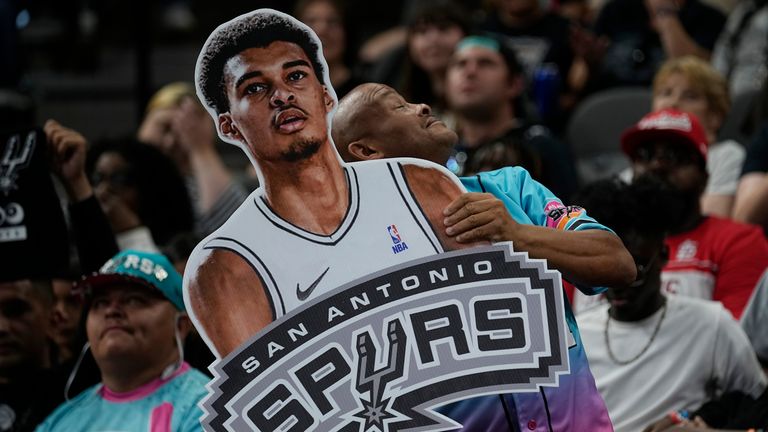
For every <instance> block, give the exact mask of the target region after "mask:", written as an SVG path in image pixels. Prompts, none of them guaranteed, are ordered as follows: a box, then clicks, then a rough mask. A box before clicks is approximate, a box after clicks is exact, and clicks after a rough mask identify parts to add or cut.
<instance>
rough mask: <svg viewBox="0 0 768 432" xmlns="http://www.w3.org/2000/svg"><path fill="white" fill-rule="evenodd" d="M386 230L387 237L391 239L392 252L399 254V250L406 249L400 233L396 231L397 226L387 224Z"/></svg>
mask: <svg viewBox="0 0 768 432" xmlns="http://www.w3.org/2000/svg"><path fill="white" fill-rule="evenodd" d="M387 231H388V232H389V237H390V238H391V239H392V253H395V254H399V253H400V252H404V251H406V250H408V245H407V244H405V242H404V241H403V239H402V238H400V233H399V232H397V227H396V226H395V225H390V226H388V227H387Z"/></svg>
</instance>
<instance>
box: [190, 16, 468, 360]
mask: <svg viewBox="0 0 768 432" xmlns="http://www.w3.org/2000/svg"><path fill="white" fill-rule="evenodd" d="M329 82H330V79H329V77H328V67H327V66H326V63H325V60H324V58H323V57H322V50H321V49H320V41H319V39H317V37H316V36H315V34H314V33H312V31H311V30H310V29H309V28H308V27H306V26H304V25H303V24H301V23H300V22H299V21H297V20H295V19H293V18H292V17H290V16H288V15H284V14H281V13H278V12H276V11H270V10H259V11H255V12H253V13H251V14H247V15H243V16H241V17H238V18H236V19H234V20H232V21H230V22H228V23H226V24H224V25H222V26H220V27H219V28H217V29H216V30H215V31H214V32H213V34H212V35H211V36H210V37H209V38H208V41H207V42H206V44H205V46H204V47H203V49H202V51H201V53H200V56H199V58H198V62H197V68H196V81H195V84H196V86H197V91H198V95H199V96H200V99H201V100H202V102H203V103H204V105H205V106H206V107H207V109H208V111H209V113H210V114H211V116H212V117H213V118H214V121H215V122H216V127H217V130H218V133H219V136H220V137H221V138H222V139H223V140H224V141H227V142H229V143H232V144H235V145H238V146H239V147H241V148H242V149H243V151H244V152H245V153H246V155H248V157H249V158H250V160H251V162H252V163H253V165H254V166H255V167H256V172H257V173H258V177H259V183H260V185H261V187H260V188H259V189H257V190H256V191H255V192H254V193H253V194H252V195H251V196H250V197H249V198H248V199H247V200H246V201H245V203H244V204H243V205H242V206H241V207H240V209H239V210H238V211H237V212H235V213H234V214H233V215H232V217H231V218H230V219H229V220H228V221H227V222H226V223H225V224H224V226H222V227H221V228H220V229H219V230H218V231H216V232H215V233H214V234H213V235H211V236H210V237H208V238H207V239H206V240H205V241H204V242H203V243H202V244H201V245H200V247H198V249H197V250H196V251H195V252H194V254H193V257H192V259H191V261H190V262H191V264H192V270H190V271H189V272H187V278H186V281H187V288H186V294H187V301H188V302H189V305H190V306H191V308H190V310H191V311H192V313H193V315H194V317H195V319H196V321H197V322H198V323H199V324H200V326H201V329H202V330H203V331H204V333H203V334H204V335H205V338H206V340H207V342H208V344H209V345H210V346H212V348H214V349H215V352H216V353H217V354H218V355H219V356H221V355H226V354H228V353H229V352H231V351H232V350H233V349H234V348H236V347H238V346H239V345H240V344H242V343H243V342H244V341H245V340H246V339H248V338H249V337H250V336H251V335H253V334H254V333H256V332H257V331H258V330H260V329H261V328H262V327H263V326H265V325H267V324H268V323H270V322H272V321H273V320H275V319H277V318H280V317H281V316H282V315H284V314H285V313H286V312H288V311H290V310H292V309H294V308H296V307H297V306H299V305H301V304H302V303H303V302H304V301H306V300H307V299H309V298H312V297H316V296H317V295H319V294H321V293H324V292H326V291H328V290H329V289H332V288H336V287H338V286H340V285H342V284H343V283H345V282H349V281H351V280H354V279H356V278H359V277H361V276H364V275H367V274H369V273H372V272H374V271H375V270H379V269H382V268H385V267H388V266H391V265H395V264H398V263H402V262H406V261H409V260H412V259H415V258H420V257H422V256H425V255H432V254H435V253H440V252H444V251H446V250H451V249H457V248H458V247H459V244H458V243H456V242H455V241H454V240H452V239H451V238H450V237H448V236H447V235H445V234H444V232H445V228H444V224H443V218H444V216H443V215H442V211H443V209H444V208H445V207H447V206H448V204H449V203H451V202H452V201H453V200H454V199H455V198H456V197H458V196H459V194H461V192H463V188H462V186H461V184H460V183H459V182H458V180H457V179H456V178H455V177H454V176H453V175H451V174H450V172H448V171H447V170H445V169H444V168H442V167H440V166H438V165H435V164H432V163H430V162H426V161H419V160H392V161H388V162H377V163H364V164H345V163H343V162H342V161H341V158H340V157H339V155H338V153H337V152H336V149H335V147H334V145H333V143H332V142H331V135H330V133H329V129H330V124H331V115H332V113H333V111H334V109H335V107H336V103H337V99H336V94H335V92H334V90H333V88H332V87H331V86H330V84H328V83H329ZM432 127H435V128H437V127H442V128H445V125H443V124H442V123H440V124H437V123H435V124H434V125H433V126H432ZM397 244H399V245H400V250H395V251H394V253H393V249H392V246H393V245H397ZM462 247H466V246H462Z"/></svg>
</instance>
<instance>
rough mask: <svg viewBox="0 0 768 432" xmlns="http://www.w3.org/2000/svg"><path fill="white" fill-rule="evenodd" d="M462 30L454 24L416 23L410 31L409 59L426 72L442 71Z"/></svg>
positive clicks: (459, 38) (445, 67) (446, 66)
mask: <svg viewBox="0 0 768 432" xmlns="http://www.w3.org/2000/svg"><path fill="white" fill-rule="evenodd" d="M463 37H464V31H463V30H462V29H461V27H459V26H457V25H455V24H441V25H438V24H417V25H416V26H415V27H414V28H413V30H412V31H411V35H410V38H409V40H408V49H409V52H410V55H411V59H413V62H414V63H416V65H418V66H419V67H420V68H422V69H424V71H426V72H427V73H443V72H445V70H446V69H447V68H448V63H449V62H450V60H451V55H453V50H454V48H456V44H457V43H459V41H460V40H461V39H462V38H463Z"/></svg>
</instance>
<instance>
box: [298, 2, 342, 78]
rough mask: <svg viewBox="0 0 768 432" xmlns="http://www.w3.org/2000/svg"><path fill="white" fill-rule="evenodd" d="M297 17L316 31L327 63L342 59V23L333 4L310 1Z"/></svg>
mask: <svg viewBox="0 0 768 432" xmlns="http://www.w3.org/2000/svg"><path fill="white" fill-rule="evenodd" d="M299 19H300V20H301V21H302V22H304V24H306V25H308V26H309V27H310V28H311V29H312V30H314V31H315V33H317V37H319V38H320V41H321V42H322V43H323V56H325V61H327V62H328V64H333V63H336V62H341V61H343V57H344V49H345V45H346V35H345V34H344V23H343V22H342V20H341V15H339V13H338V11H337V10H336V8H334V6H333V4H331V3H330V2H328V1H325V0H318V1H314V2H311V3H310V4H309V5H307V7H306V8H305V9H304V11H303V12H302V14H301V16H300V17H299Z"/></svg>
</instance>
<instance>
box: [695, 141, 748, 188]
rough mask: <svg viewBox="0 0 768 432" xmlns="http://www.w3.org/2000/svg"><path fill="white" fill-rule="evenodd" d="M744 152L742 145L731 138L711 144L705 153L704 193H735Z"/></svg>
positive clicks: (744, 155) (744, 156)
mask: <svg viewBox="0 0 768 432" xmlns="http://www.w3.org/2000/svg"><path fill="white" fill-rule="evenodd" d="M746 154H747V152H746V150H744V147H742V146H741V145H740V144H738V143H737V142H736V141H732V140H728V141H723V142H719V143H717V144H715V145H713V146H711V147H710V150H709V154H708V155H707V156H708V158H707V171H708V172H709V180H708V181H707V189H706V190H705V191H704V193H707V194H713V195H734V194H736V188H737V187H738V185H739V176H740V175H741V166H742V165H744V159H745V158H746Z"/></svg>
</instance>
